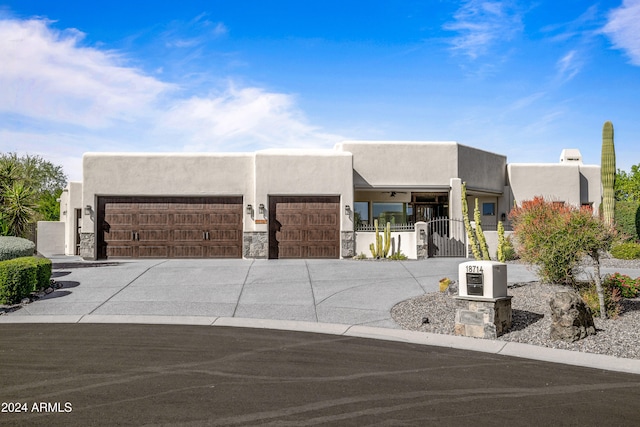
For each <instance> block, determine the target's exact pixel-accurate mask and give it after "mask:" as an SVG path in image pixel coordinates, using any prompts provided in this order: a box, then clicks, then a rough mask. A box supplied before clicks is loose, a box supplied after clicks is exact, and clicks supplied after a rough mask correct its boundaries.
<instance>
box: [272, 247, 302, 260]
mask: <svg viewBox="0 0 640 427" xmlns="http://www.w3.org/2000/svg"><path fill="white" fill-rule="evenodd" d="M303 248H304V247H303V246H299V245H295V246H290V245H280V246H279V248H278V250H279V255H280V258H303V255H302V253H303V252H302V251H303Z"/></svg>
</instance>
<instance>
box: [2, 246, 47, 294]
mask: <svg viewBox="0 0 640 427" xmlns="http://www.w3.org/2000/svg"><path fill="white" fill-rule="evenodd" d="M50 281H51V260H49V259H47V258H36V257H22V258H15V259H10V260H7V261H0V304H15V303H18V302H20V300H22V298H24V297H27V296H29V294H30V293H31V292H33V291H37V290H40V289H44V288H46V287H48V286H49V284H50Z"/></svg>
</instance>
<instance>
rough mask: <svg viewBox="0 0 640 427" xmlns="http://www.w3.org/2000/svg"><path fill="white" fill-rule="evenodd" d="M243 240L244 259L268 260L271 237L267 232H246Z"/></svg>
mask: <svg viewBox="0 0 640 427" xmlns="http://www.w3.org/2000/svg"><path fill="white" fill-rule="evenodd" d="M242 239H243V242H242V246H243V247H242V256H243V257H244V258H255V259H267V257H268V256H269V235H268V233H267V232H266V231H245V232H244V234H243V236H242Z"/></svg>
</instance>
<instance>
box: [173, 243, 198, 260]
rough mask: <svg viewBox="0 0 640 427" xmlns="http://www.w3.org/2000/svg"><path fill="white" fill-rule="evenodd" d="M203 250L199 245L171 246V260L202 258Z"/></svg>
mask: <svg viewBox="0 0 640 427" xmlns="http://www.w3.org/2000/svg"><path fill="white" fill-rule="evenodd" d="M204 249H205V248H204V247H202V246H201V245H198V246H194V245H188V246H182V245H179V246H173V258H203V256H204Z"/></svg>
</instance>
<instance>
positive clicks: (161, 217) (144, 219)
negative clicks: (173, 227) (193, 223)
mask: <svg viewBox="0 0 640 427" xmlns="http://www.w3.org/2000/svg"><path fill="white" fill-rule="evenodd" d="M138 225H169V215H167V214H156V213H141V214H140V215H138Z"/></svg>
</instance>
